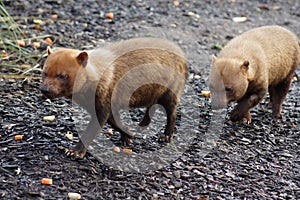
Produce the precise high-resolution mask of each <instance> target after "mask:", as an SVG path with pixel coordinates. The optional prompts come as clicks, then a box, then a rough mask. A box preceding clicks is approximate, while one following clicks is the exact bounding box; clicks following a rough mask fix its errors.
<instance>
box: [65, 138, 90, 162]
mask: <svg viewBox="0 0 300 200" xmlns="http://www.w3.org/2000/svg"><path fill="white" fill-rule="evenodd" d="M65 153H66V155H67V156H69V157H70V158H72V159H74V160H77V159H83V158H84V156H85V154H86V148H85V147H84V145H83V143H82V142H81V141H79V142H78V143H77V144H76V146H75V147H74V148H70V149H65Z"/></svg>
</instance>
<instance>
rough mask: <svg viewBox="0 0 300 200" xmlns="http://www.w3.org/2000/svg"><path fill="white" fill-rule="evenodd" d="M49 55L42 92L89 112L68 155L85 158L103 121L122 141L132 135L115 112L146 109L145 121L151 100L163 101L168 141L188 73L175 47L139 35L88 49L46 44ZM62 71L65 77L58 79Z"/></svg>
mask: <svg viewBox="0 0 300 200" xmlns="http://www.w3.org/2000/svg"><path fill="white" fill-rule="evenodd" d="M48 54H49V56H48V58H47V60H46V62H45V65H44V69H43V84H42V87H41V91H42V92H43V94H44V95H45V96H47V97H49V98H55V97H60V96H65V97H67V98H72V99H73V100H74V101H75V102H77V103H78V104H80V105H81V106H82V107H84V108H85V109H87V110H88V111H89V112H90V114H91V116H92V120H91V122H90V123H89V125H88V127H87V130H86V133H85V134H83V136H82V137H81V140H80V142H79V143H78V144H77V146H76V147H75V149H72V150H69V151H68V153H69V154H71V156H73V157H75V158H82V157H84V155H85V152H86V148H87V146H88V145H89V144H90V143H91V141H92V140H93V139H94V137H95V136H96V133H97V132H98V130H99V128H101V127H103V125H104V124H105V122H108V123H109V124H110V125H111V126H112V127H114V128H115V129H116V130H118V131H120V133H121V139H122V141H123V142H124V143H130V141H131V139H132V134H131V133H130V131H129V129H128V128H127V127H125V126H124V125H122V124H121V123H119V122H120V118H119V113H118V112H119V110H120V109H122V108H127V107H146V108H147V110H146V113H145V117H144V118H143V120H142V121H141V123H140V124H141V125H143V126H145V125H148V124H149V123H150V120H151V119H150V117H149V108H150V107H151V106H152V105H155V104H161V105H162V106H164V108H165V110H166V113H167V125H166V127H165V132H164V136H163V137H161V139H162V140H163V141H165V142H169V141H170V140H171V138H172V135H173V131H174V126H175V119H176V106H177V104H178V102H179V97H180V95H181V93H182V91H183V88H184V84H185V81H186V78H187V73H188V69H187V62H186V60H185V57H184V54H183V52H182V51H181V49H180V48H179V47H178V46H176V45H174V44H172V43H170V42H167V41H165V40H161V39H154V38H152V39H151V38H139V39H131V40H128V41H123V42H118V43H113V44H110V45H107V46H105V47H103V48H100V49H95V50H92V51H88V52H82V51H78V50H71V49H58V50H56V51H54V52H53V51H51V50H50V49H49V52H48ZM65 75H67V76H68V78H62V77H64V76H65ZM128 94H129V95H130V96H128ZM128 104H129V105H128ZM97 124H98V125H97Z"/></svg>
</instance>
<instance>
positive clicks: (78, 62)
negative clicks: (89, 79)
mask: <svg viewBox="0 0 300 200" xmlns="http://www.w3.org/2000/svg"><path fill="white" fill-rule="evenodd" d="M47 52H48V58H47V59H46V61H45V64H44V67H43V72H42V76H43V83H42V86H41V87H40V90H41V92H42V93H43V94H44V95H45V96H46V97H48V98H56V97H61V96H64V97H67V98H71V97H72V94H73V90H74V88H73V87H74V82H75V79H76V76H77V74H79V73H85V70H84V69H85V67H86V65H87V60H88V54H87V53H86V52H84V51H83V52H82V51H78V50H73V49H63V48H60V49H57V50H55V51H53V50H52V49H51V48H50V47H48V49H47ZM82 76H84V75H83V74H82Z"/></svg>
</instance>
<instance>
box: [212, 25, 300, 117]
mask: <svg viewBox="0 0 300 200" xmlns="http://www.w3.org/2000/svg"><path fill="white" fill-rule="evenodd" d="M299 61H300V49H299V44H298V41H297V38H296V36H295V35H294V34H293V33H291V32H290V31H288V30H287V29H284V28H282V27H280V26H263V27H259V28H255V29H252V30H250V31H247V32H245V33H243V34H241V35H240V36H237V37H236V38H234V39H232V40H231V41H230V42H229V43H228V44H227V45H226V46H225V47H224V48H223V49H222V50H221V52H220V56H219V57H218V58H217V57H215V56H213V58H212V62H213V66H212V68H211V72H210V90H211V92H212V106H213V107H214V108H220V107H224V106H226V105H227V104H228V103H230V102H233V101H237V105H236V106H235V108H234V109H233V111H232V113H231V116H230V118H231V120H232V121H234V122H236V121H241V120H244V121H246V122H247V123H250V122H251V114H250V108H252V107H254V106H255V105H257V104H258V103H259V102H260V101H261V100H262V99H263V97H264V96H265V95H266V93H267V92H269V94H270V101H271V104H272V113H273V117H274V118H280V117H281V107H282V103H283V101H284V99H285V97H286V95H287V92H288V90H289V87H290V84H291V81H292V78H293V75H294V72H295V70H296V68H297V66H298V64H299Z"/></svg>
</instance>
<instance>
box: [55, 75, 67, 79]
mask: <svg viewBox="0 0 300 200" xmlns="http://www.w3.org/2000/svg"><path fill="white" fill-rule="evenodd" d="M57 78H58V79H60V80H66V79H68V78H69V76H68V74H58V75H57Z"/></svg>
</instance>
